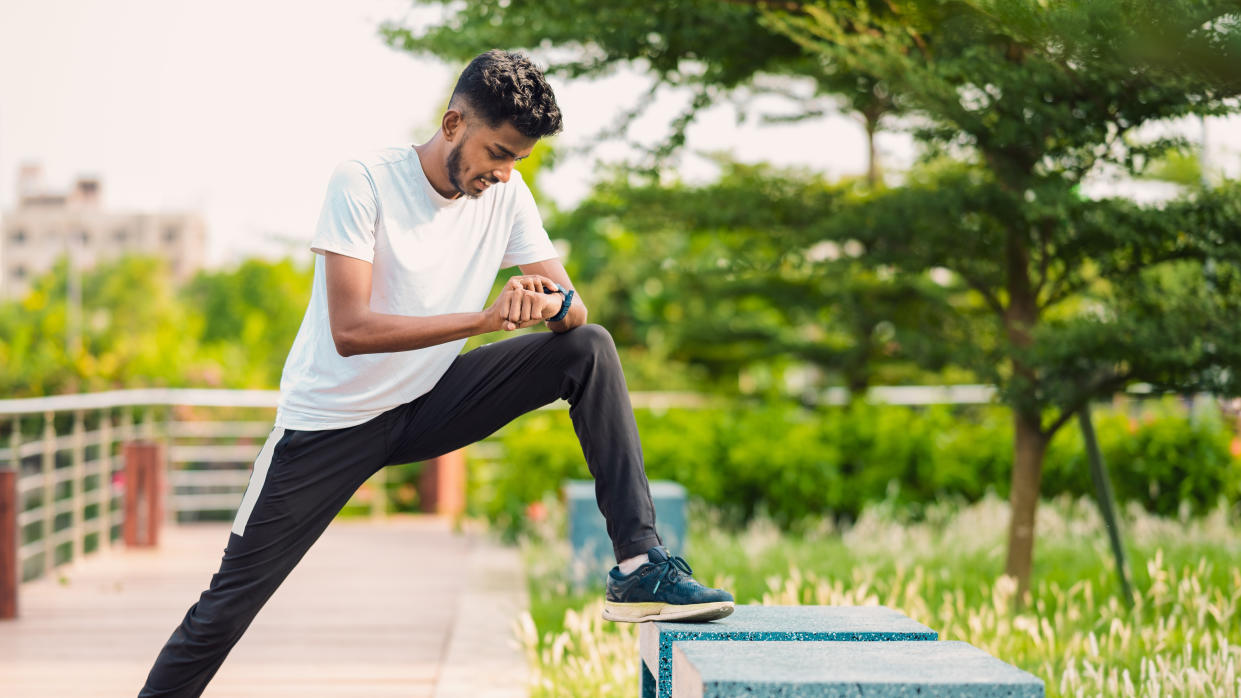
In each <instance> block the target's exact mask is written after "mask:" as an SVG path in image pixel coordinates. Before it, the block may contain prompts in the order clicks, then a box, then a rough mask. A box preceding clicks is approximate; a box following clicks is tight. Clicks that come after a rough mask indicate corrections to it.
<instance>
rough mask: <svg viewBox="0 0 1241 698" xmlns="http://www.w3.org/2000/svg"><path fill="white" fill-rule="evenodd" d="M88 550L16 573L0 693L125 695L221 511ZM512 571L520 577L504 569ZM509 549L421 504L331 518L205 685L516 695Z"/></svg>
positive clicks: (13, 696) (516, 592)
mask: <svg viewBox="0 0 1241 698" xmlns="http://www.w3.org/2000/svg"><path fill="white" fill-rule="evenodd" d="M161 535H162V536H163V540H162V541H161V545H160V547H159V549H158V550H154V551H142V550H126V549H124V548H123V547H120V548H117V549H116V550H115V551H114V552H109V553H103V554H99V555H94V556H90V557H88V558H86V559H85V560H84V561H82V562H81V563H79V564H77V565H74V566H71V567H69V568H65V569H62V570H60V572H59V576H60V579H59V580H57V579H49V580H38V581H35V582H31V583H28V584H25V585H23V586H22V588H21V590H20V595H19V599H18V603H19V618H18V619H17V620H14V621H0V695H2V696H5V697H6V698H19V697H21V698H26V697H29V698H43V697H49V698H50V697H52V696H55V697H56V698H68V697H72V696H132V695H136V694H137V692H138V689H139V688H140V687H141V685H142V682H143V680H144V679H145V678H146V673H147V671H148V670H149V669H150V665H151V662H152V661H153V660H154V658H155V655H156V654H157V653H158V651H159V649H160V647H161V646H162V645H163V643H164V641H165V640H166V639H167V638H168V635H169V634H170V633H171V632H172V630H173V628H174V627H175V626H176V625H177V624H178V623H179V622H180V620H181V617H182V616H183V615H184V613H185V611H186V609H187V608H189V606H190V605H191V604H193V603H194V601H196V600H197V598H198V594H199V593H200V592H201V591H202V589H203V588H205V587H206V585H207V584H208V582H209V581H210V578H211V574H212V573H213V572H215V570H216V568H217V566H218V564H219V559H220V555H221V554H222V553H223V549H224V545H225V542H226V541H227V538H228V524H195V525H186V526H179V527H169V528H166V529H165V530H164V531H163V532H162V534H161ZM510 581H514V582H518V583H515V584H513V583H510ZM526 608H527V598H526V595H525V585H524V578H523V576H522V575H521V568H520V558H519V557H518V555H517V553H516V552H515V551H513V550H509V549H503V548H498V547H496V546H494V545H493V544H491V543H489V542H487V541H486V539H485V538H484V537H483V536H481V535H477V534H463V533H459V532H457V533H454V532H453V531H452V530H451V528H450V526H449V524H448V523H447V522H446V521H444V520H442V519H438V518H433V517H409V518H393V519H389V520H387V521H385V522H382V523H378V524H376V523H370V522H354V521H348V520H345V521H337V522H334V523H333V524H332V525H331V526H330V527H329V528H328V530H327V532H326V533H325V534H324V535H323V537H322V538H321V539H320V540H319V542H318V543H316V545H315V546H314V547H313V548H311V550H310V552H309V553H308V554H307V555H306V557H305V558H304V559H303V560H302V562H301V564H300V565H299V566H298V567H297V569H296V570H294V571H293V574H292V575H290V576H289V578H288V580H286V581H285V583H284V585H283V586H282V587H281V588H280V589H279V591H277V592H276V594H275V595H274V596H273V597H272V599H271V601H269V602H268V604H267V605H266V607H264V609H263V610H262V611H261V612H260V613H259V615H258V618H256V619H255V621H254V624H253V625H251V627H250V629H249V630H248V631H247V632H246V635H245V636H244V637H243V638H242V639H241V641H240V642H239V643H238V644H237V646H236V647H235V648H234V649H233V651H232V653H231V654H230V655H229V658H228V660H227V661H225V663H224V666H223V667H222V668H221V669H220V672H219V673H218V674H217V675H216V677H215V679H214V680H213V681H212V683H211V685H210V687H209V688H208V690H207V692H206V693H205V694H204V695H206V696H218V697H220V698H224V697H227V696H237V697H247V696H359V697H361V696H436V697H443V698H452V697H456V696H485V697H488V698H510V697H516V696H524V695H526V685H527V674H526V666H525V661H524V658H523V657H522V655H521V653H520V652H519V651H518V649H517V648H516V643H515V640H514V637H515V635H514V631H513V627H514V623H515V622H516V619H517V617H518V615H519V614H520V613H521V612H522V611H524V610H525V609H526Z"/></svg>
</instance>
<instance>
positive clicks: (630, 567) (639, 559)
mask: <svg viewBox="0 0 1241 698" xmlns="http://www.w3.org/2000/svg"><path fill="white" fill-rule="evenodd" d="M650 561H651V560H650V558H648V557H647V556H646V553H643V554H641V555H635V556H633V557H631V558H629V559H628V560H621V561H620V562H619V563H617V567H620V572H621V574H633V571H634V570H636V569H638V568H639V567H641V566H642V565H643V563H646V562H650Z"/></svg>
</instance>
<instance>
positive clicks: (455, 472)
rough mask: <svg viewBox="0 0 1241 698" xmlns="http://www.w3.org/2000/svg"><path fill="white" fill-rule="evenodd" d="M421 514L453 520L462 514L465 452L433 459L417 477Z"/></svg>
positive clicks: (463, 506) (463, 505)
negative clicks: (444, 515) (448, 517)
mask: <svg viewBox="0 0 1241 698" xmlns="http://www.w3.org/2000/svg"><path fill="white" fill-rule="evenodd" d="M418 496H419V498H420V499H421V500H422V510H423V511H426V512H433V513H436V514H446V515H449V516H456V515H458V514H461V513H462V512H464V511H465V449H463V448H462V449H457V450H456V451H453V452H451V453H445V454H444V455H442V456H439V457H438V458H432V459H431V460H429V461H427V464H426V466H425V467H423V469H422V474H421V475H419V477H418Z"/></svg>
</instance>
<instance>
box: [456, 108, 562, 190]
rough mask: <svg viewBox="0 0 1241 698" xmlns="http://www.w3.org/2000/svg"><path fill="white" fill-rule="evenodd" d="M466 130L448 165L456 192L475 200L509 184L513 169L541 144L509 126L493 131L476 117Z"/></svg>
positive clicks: (503, 125) (468, 121)
mask: <svg viewBox="0 0 1241 698" xmlns="http://www.w3.org/2000/svg"><path fill="white" fill-rule="evenodd" d="M463 127H464V128H463V133H462V135H461V138H460V139H459V140H458V141H457V143H456V145H454V146H453V148H452V150H451V151H449V153H448V162H447V163H446V165H447V167H448V181H449V182H450V183H451V184H452V186H453V188H454V189H456V190H457V191H458V192H459V193H460V194H461V195H462V196H465V197H467V198H471V199H473V198H476V197H478V196H480V195H481V194H482V193H483V192H484V191H487V188H488V187H490V186H491V185H492V184H495V183H496V182H507V181H508V179H509V177H510V176H511V175H512V173H513V165H514V164H516V162H517V161H518V160H521V159H523V158H525V157H526V156H528V155H529V154H530V151H531V150H533V149H534V144H535V143H537V142H538V140H539V139H537V138H530V137H528V136H525V135H522V133H521V132H520V131H518V130H517V129H516V128H514V127H513V125H512V124H510V123H508V122H503V123H501V124H500V125H499V126H497V127H495V128H492V127H490V126H488V125H487V124H486V123H485V122H484V121H482V120H481V119H479V118H477V117H476V118H473V119H468V120H467V121H466V122H465V123H464V124H463Z"/></svg>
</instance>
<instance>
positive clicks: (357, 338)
mask: <svg viewBox="0 0 1241 698" xmlns="http://www.w3.org/2000/svg"><path fill="white" fill-rule="evenodd" d="M324 263H325V271H326V277H327V307H328V320H329V322H330V323H331V326H332V340H333V341H334V342H335V343H336V351H337V352H338V353H339V354H340V355H341V356H353V355H355V354H378V353H383V352H393V351H409V350H411V349H422V348H423V347H430V346H435V345H437V344H443V343H444V342H451V341H453V340H455V339H464V338H466V337H472V336H474V335H476V334H486V333H487V332H494V331H496V330H515V329H519V328H522V327H529V326H531V325H533V324H534V323H536V322H541V321H542V319H543V318H544V317H551V316H552V315H554V314H555V311H558V310H559V309H560V305H559V304H558V303H557V302H556V301H558V300H559V299H560V296H559V294H556V295H555V296H554V297H546V298H544V297H542V295H541V294H539V295H536V294H534V293H529V292H524V291H523V290H522V289H521V288H520V285H519V284H513V283H509V284H505V286H504V290H503V291H501V292H500V296H499V297H498V298H496V301H495V303H493V304H492V305H491V306H490V307H488V308H486V309H484V310H481V311H479V312H476V313H450V314H447V315H432V316H428V317H410V316H405V315H387V314H384V313H376V312H374V311H372V310H371V263H370V262H367V261H365V260H361V259H355V258H353V257H348V256H345V255H340V254H336V253H334V252H328V253H327V254H326V259H325V260H324ZM553 306H554V309H555V310H554V311H552V310H551V309H552V308H553ZM549 311H550V312H549Z"/></svg>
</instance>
